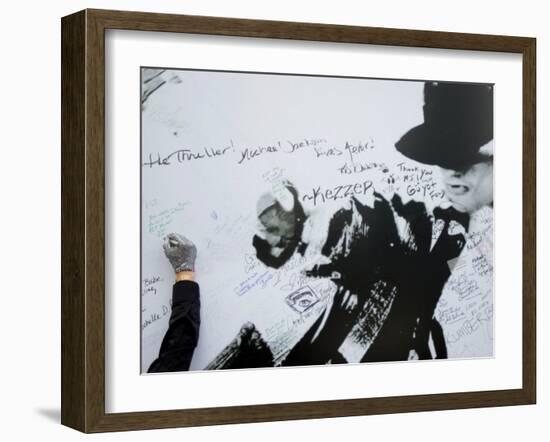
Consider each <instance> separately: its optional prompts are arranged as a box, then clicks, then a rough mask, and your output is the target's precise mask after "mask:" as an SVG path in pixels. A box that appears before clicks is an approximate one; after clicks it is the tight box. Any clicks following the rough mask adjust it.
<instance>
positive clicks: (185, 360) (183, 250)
mask: <svg viewBox="0 0 550 442" xmlns="http://www.w3.org/2000/svg"><path fill="white" fill-rule="evenodd" d="M164 251H165V253H166V256H167V257H168V259H169V260H170V262H171V264H172V266H173V267H174V270H175V271H176V282H175V283H174V286H173V288H172V313H171V315H170V322H169V327H168V331H167V332H166V334H165V335H164V339H163V341H162V344H161V346H160V351H159V356H158V358H157V359H156V360H155V361H154V362H153V363H152V364H151V365H150V367H149V370H148V373H162V372H171V371H187V370H189V366H190V365H191V360H192V358H193V353H194V351H195V347H196V346H197V342H198V339H199V328H200V290H199V285H198V284H197V283H196V282H195V281H194V279H195V273H194V265H195V257H196V253H197V252H196V247H195V246H194V244H193V243H192V242H191V241H189V240H187V239H186V238H184V237H182V236H181V235H176V234H171V235H168V237H167V238H166V241H165V244H164Z"/></svg>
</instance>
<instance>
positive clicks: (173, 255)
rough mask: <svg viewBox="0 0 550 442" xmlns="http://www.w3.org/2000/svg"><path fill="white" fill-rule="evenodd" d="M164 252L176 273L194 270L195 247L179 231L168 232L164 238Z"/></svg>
mask: <svg viewBox="0 0 550 442" xmlns="http://www.w3.org/2000/svg"><path fill="white" fill-rule="evenodd" d="M163 248H164V253H165V255H166V257H167V258H168V260H169V261H170V264H172V267H174V270H175V272H176V273H179V272H183V271H186V270H187V271H192V272H194V271H195V259H196V258H197V247H196V246H195V244H193V242H191V241H190V240H188V239H187V238H186V237H184V236H183V235H180V234H179V233H170V234H168V235H167V236H166V237H165V238H164V244H163Z"/></svg>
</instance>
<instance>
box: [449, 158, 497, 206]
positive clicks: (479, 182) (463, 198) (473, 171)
mask: <svg viewBox="0 0 550 442" xmlns="http://www.w3.org/2000/svg"><path fill="white" fill-rule="evenodd" d="M440 169H441V174H442V177H443V183H444V185H445V192H446V194H447V198H448V199H449V201H450V202H451V203H452V205H453V207H454V208H455V209H456V210H458V211H460V212H467V213H472V212H475V211H476V210H478V209H480V208H482V207H483V206H486V205H489V204H492V202H493V161H492V158H491V160H488V161H486V162H483V163H477V164H473V165H471V166H469V167H468V168H466V169H463V170H452V169H443V168H440Z"/></svg>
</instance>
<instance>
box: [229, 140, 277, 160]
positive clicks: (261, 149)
mask: <svg viewBox="0 0 550 442" xmlns="http://www.w3.org/2000/svg"><path fill="white" fill-rule="evenodd" d="M280 148H281V142H280V141H277V145H273V146H258V147H252V148H250V147H247V148H246V149H244V150H241V159H240V160H239V161H238V162H237V164H242V163H243V162H244V161H250V160H252V159H253V158H256V157H259V156H261V155H263V154H265V153H275V152H279V149H280Z"/></svg>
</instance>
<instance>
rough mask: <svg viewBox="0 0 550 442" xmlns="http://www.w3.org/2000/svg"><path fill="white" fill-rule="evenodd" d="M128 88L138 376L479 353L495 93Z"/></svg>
mask: <svg viewBox="0 0 550 442" xmlns="http://www.w3.org/2000/svg"><path fill="white" fill-rule="evenodd" d="M135 87H136V89H137V88H140V97H141V103H139V104H138V103H136V106H140V107H141V113H140V114H141V134H140V136H141V156H140V161H141V164H139V165H138V164H136V167H139V168H140V176H141V182H140V185H141V189H140V194H141V225H140V226H141V238H140V242H141V243H140V250H141V256H140V263H141V269H140V273H141V275H140V277H141V282H140V288H141V293H140V294H138V293H136V294H135V296H141V302H140V305H141V312H140V321H141V343H140V345H141V361H140V365H141V367H140V372H141V374H143V375H149V374H157V373H167V372H171V373H173V372H186V371H196V370H227V369H255V368H273V367H276V368H279V367H290V366H294V367H296V366H314V365H325V364H363V363H391V362H393V363H395V362H406V363H418V362H419V361H428V360H431V361H433V360H436V359H437V360H451V359H475V358H493V357H494V356H495V354H494V342H495V336H494V318H493V305H494V293H493V282H494V281H493V273H494V266H493V254H494V220H493V204H494V201H493V174H494V171H493V157H494V150H495V142H496V140H495V139H494V136H493V126H494V121H493V109H494V95H495V94H496V87H495V85H494V84H492V83H473V82H448V81H438V80H437V79H418V78H413V79H411V78H401V79H395V78H363V77H345V76H328V75H316V74H315V73H311V74H307V75H306V74H295V73H270V72H240V71H221V70H204V69H195V68H189V67H159V66H142V67H141V72H140V84H136V85H135ZM130 314H131V313H130ZM430 363H434V362H430ZM437 363H445V362H442V361H438V362H437Z"/></svg>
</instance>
